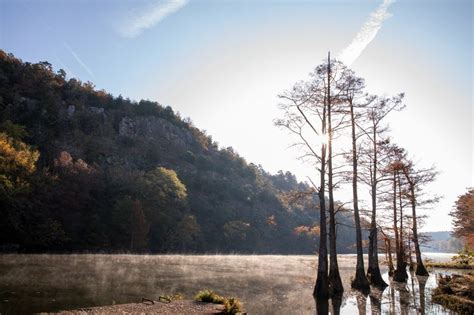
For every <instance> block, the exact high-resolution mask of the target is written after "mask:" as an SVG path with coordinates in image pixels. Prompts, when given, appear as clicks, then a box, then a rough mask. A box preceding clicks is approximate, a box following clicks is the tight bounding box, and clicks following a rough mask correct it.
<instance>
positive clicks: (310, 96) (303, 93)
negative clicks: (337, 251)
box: [275, 65, 329, 299]
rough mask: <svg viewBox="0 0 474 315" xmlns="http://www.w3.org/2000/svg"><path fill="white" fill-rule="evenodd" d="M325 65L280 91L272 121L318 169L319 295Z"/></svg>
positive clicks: (323, 267)
mask: <svg viewBox="0 0 474 315" xmlns="http://www.w3.org/2000/svg"><path fill="white" fill-rule="evenodd" d="M326 69H327V65H322V66H319V67H317V68H316V69H315V71H314V72H313V73H312V74H311V80H310V81H308V82H300V83H297V84H295V85H294V86H293V89H292V90H290V91H287V92H285V93H283V94H281V95H279V97H280V98H281V99H283V100H284V101H285V104H282V105H281V106H280V107H281V109H282V110H283V111H284V118H283V119H278V120H276V121H275V125H277V126H279V127H282V128H285V129H286V130H288V131H289V132H290V133H291V134H293V135H295V136H296V137H297V139H298V142H296V143H295V144H294V146H296V147H300V148H303V149H304V150H305V153H304V155H303V156H302V158H303V159H306V160H308V159H309V160H310V161H311V162H312V163H313V165H315V167H316V169H317V171H318V172H319V180H320V181H319V187H317V186H316V185H314V184H313V186H314V190H315V191H316V192H317V194H318V198H319V220H320V221H319V226H320V241H319V249H318V271H317V277H316V285H315V287H314V292H313V294H314V296H315V297H318V298H320V299H327V298H328V297H329V277H328V253H327V226H326V224H327V223H326V196H325V188H326V163H327V144H326V141H324V139H326V135H327V95H326V93H327V90H326V85H325V72H326Z"/></svg>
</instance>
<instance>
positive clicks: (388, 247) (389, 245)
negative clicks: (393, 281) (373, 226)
mask: <svg viewBox="0 0 474 315" xmlns="http://www.w3.org/2000/svg"><path fill="white" fill-rule="evenodd" d="M385 250H386V252H387V256H388V275H389V276H393V270H394V268H393V258H392V242H391V241H390V239H389V238H388V237H386V238H385Z"/></svg>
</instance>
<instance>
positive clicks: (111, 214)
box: [0, 50, 354, 253]
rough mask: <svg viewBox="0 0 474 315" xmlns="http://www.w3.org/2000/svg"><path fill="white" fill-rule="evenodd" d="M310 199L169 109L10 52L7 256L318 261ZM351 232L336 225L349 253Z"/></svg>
mask: <svg viewBox="0 0 474 315" xmlns="http://www.w3.org/2000/svg"><path fill="white" fill-rule="evenodd" d="M308 191H310V187H309V186H307V185H306V184H304V183H299V182H297V180H296V178H295V176H294V175H292V174H291V173H289V172H279V173H278V174H276V175H271V174H269V173H267V172H266V171H265V170H263V169H262V168H261V167H260V166H257V165H254V164H252V163H250V164H249V163H247V162H246V161H245V160H244V159H243V158H242V157H240V156H239V155H238V154H237V153H236V152H235V151H234V150H233V149H232V148H230V147H229V148H220V147H219V146H218V144H217V143H216V142H215V141H214V140H213V139H212V137H211V136H209V135H207V134H206V133H205V132H203V131H201V130H199V129H198V128H197V127H195V126H194V125H193V123H192V122H191V120H189V119H182V118H181V117H180V116H179V114H177V113H175V112H174V111H173V110H172V108H170V107H162V106H161V105H159V104H158V103H156V102H151V101H146V100H142V101H140V102H134V101H130V100H128V99H124V98H122V97H121V96H119V97H113V96H112V95H110V94H108V93H107V92H105V91H97V90H95V88H94V86H93V85H92V84H91V83H82V82H80V81H78V80H76V79H66V73H65V72H64V71H62V70H59V71H57V72H54V71H53V69H52V67H51V65H50V64H49V63H47V62H41V63H37V64H31V63H27V62H25V63H24V62H22V61H21V60H19V59H16V58H15V57H14V56H13V55H11V54H7V53H5V52H3V51H1V50H0V216H1V221H0V246H1V247H2V248H3V249H4V250H19V251H120V252H123V251H131V252H246V253H249V252H255V253H313V252H314V251H315V249H316V246H317V244H318V240H319V238H318V227H317V225H316V222H318V220H319V214H318V211H317V204H318V202H317V201H318V200H317V196H316V194H307V193H306V192H308ZM350 217H351V215H347V216H344V215H343V214H341V215H340V217H339V218H338V220H339V221H343V222H345V223H346V224H347V225H351V219H349V218H350ZM353 233H354V232H353V230H352V229H351V228H350V227H346V226H340V227H339V228H338V244H339V252H347V251H352V249H350V248H351V245H352V244H353V242H354V241H353V240H354V235H353Z"/></svg>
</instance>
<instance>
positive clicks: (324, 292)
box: [313, 108, 329, 304]
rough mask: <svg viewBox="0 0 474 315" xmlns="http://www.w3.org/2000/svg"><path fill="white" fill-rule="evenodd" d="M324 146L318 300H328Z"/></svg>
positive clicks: (321, 182)
mask: <svg viewBox="0 0 474 315" xmlns="http://www.w3.org/2000/svg"><path fill="white" fill-rule="evenodd" d="M325 117H326V108H324V110H323V126H322V131H323V133H324V132H325V131H326V123H325ZM325 175H326V145H325V144H323V145H322V146H321V169H320V177H321V178H320V188H319V194H318V195H319V229H320V230H319V231H320V232H319V235H320V237H319V250H318V275H317V277H316V285H315V287H314V291H313V295H314V297H315V298H317V299H318V300H321V299H323V300H324V299H326V300H327V299H328V298H329V278H328V251H327V230H326V201H325V199H324V198H325V194H324V189H325V185H326V179H325ZM323 304H324V303H323ZM326 304H327V303H326Z"/></svg>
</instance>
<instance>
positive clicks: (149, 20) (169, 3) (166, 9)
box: [119, 0, 189, 38]
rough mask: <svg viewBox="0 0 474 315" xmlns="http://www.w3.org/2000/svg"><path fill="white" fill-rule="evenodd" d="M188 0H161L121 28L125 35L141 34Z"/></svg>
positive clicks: (177, 9) (121, 33)
mask: <svg viewBox="0 0 474 315" xmlns="http://www.w3.org/2000/svg"><path fill="white" fill-rule="evenodd" d="M188 2H189V1H188V0H159V1H156V2H155V3H154V4H153V5H152V6H150V7H147V8H146V9H145V10H143V11H142V12H140V13H139V14H137V16H135V17H133V18H131V19H130V20H129V21H128V22H126V23H125V24H123V25H122V26H121V28H120V30H119V32H120V35H122V36H123V37H129V38H133V37H136V36H138V35H140V34H141V33H142V32H143V31H144V30H146V29H148V28H151V27H153V26H155V25H156V24H158V23H159V22H161V21H162V20H163V19H165V18H166V17H168V16H169V15H171V14H173V13H175V12H177V11H179V10H180V9H181V8H183V7H184V6H185V5H186V4H188Z"/></svg>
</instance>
